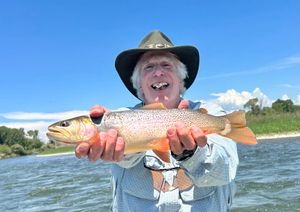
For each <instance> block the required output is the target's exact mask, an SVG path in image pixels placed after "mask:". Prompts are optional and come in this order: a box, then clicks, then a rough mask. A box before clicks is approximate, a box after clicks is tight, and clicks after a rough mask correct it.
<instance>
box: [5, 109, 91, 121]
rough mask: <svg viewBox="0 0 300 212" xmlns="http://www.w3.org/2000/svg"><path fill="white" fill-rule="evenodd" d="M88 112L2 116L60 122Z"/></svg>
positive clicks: (75, 111) (16, 113)
mask: <svg viewBox="0 0 300 212" xmlns="http://www.w3.org/2000/svg"><path fill="white" fill-rule="evenodd" d="M88 113H89V112H88V111H84V110H74V111H66V112H60V113H26V112H13V113H3V114H0V116H2V117H4V118H6V119H14V120H60V119H68V118H72V117H75V116H80V115H86V114H88Z"/></svg>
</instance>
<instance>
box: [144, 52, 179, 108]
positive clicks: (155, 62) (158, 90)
mask: <svg viewBox="0 0 300 212" xmlns="http://www.w3.org/2000/svg"><path fill="white" fill-rule="evenodd" d="M175 60H176V59H175V58H174V57H172V56H171V55H170V54H168V53H164V52H160V53H151V52H149V53H146V54H145V55H143V57H142V58H141V60H140V63H139V64H140V67H141V68H140V71H141V73H140V76H141V77H140V80H141V81H140V85H141V91H142V93H143V94H144V101H145V103H146V104H149V103H154V102H161V103H164V105H165V106H166V107H168V108H172V107H177V105H178V103H179V101H180V91H181V89H182V88H183V82H182V81H181V80H180V78H179V77H178V75H177V72H176V71H175V69H176V61H175Z"/></svg>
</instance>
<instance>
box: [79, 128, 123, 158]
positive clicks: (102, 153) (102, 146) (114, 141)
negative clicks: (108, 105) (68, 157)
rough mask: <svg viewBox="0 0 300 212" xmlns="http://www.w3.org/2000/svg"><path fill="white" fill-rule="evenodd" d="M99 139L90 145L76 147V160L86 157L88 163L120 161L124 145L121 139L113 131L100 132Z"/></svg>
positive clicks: (83, 144)
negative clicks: (100, 160)
mask: <svg viewBox="0 0 300 212" xmlns="http://www.w3.org/2000/svg"><path fill="white" fill-rule="evenodd" d="M99 134H100V136H99V139H97V140H96V141H95V142H94V143H93V144H92V145H90V144H88V143H82V144H80V145H78V146H77V148H76V150H75V154H76V156H77V157H78V158H82V157H85V156H88V159H89V160H90V161H96V160H99V159H102V160H107V161H116V162H118V161H121V160H123V157H124V149H125V143H124V140H123V138H122V137H118V133H117V131H116V130H114V129H110V130H108V131H107V132H100V133H99Z"/></svg>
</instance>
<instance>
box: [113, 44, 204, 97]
mask: <svg viewBox="0 0 300 212" xmlns="http://www.w3.org/2000/svg"><path fill="white" fill-rule="evenodd" d="M148 51H167V52H171V53H173V54H175V55H176V56H177V57H178V59H179V60H180V61H181V62H182V63H183V64H185V66H186V68H187V72H188V76H187V78H185V80H184V85H185V88H186V89H188V88H189V87H190V86H191V85H192V84H193V82H194V80H195V78H196V76H197V73H198V68H199V62H200V57H199V52H198V50H197V48H195V47H193V46H174V47H169V48H163V49H148V48H147V49H141V48H138V49H129V50H126V51H123V52H121V53H120V54H119V55H118V56H117V58H116V61H115V67H116V69H117V71H118V73H119V76H120V78H121V80H122V81H123V83H124V85H125V86H126V87H127V89H128V90H129V91H130V92H131V93H132V94H133V95H134V96H136V97H137V98H138V96H137V93H136V90H135V89H134V87H133V86H132V82H131V76H132V73H133V70H134V68H135V66H136V63H137V61H138V60H139V58H140V57H141V55H142V54H144V53H146V52H148Z"/></svg>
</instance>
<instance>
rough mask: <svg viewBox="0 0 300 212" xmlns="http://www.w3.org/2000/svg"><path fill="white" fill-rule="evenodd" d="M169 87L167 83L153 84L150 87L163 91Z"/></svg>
mask: <svg viewBox="0 0 300 212" xmlns="http://www.w3.org/2000/svg"><path fill="white" fill-rule="evenodd" d="M168 86H169V83H167V82H155V83H153V84H152V85H151V87H152V88H153V89H154V90H163V89H165V88H167V87H168Z"/></svg>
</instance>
